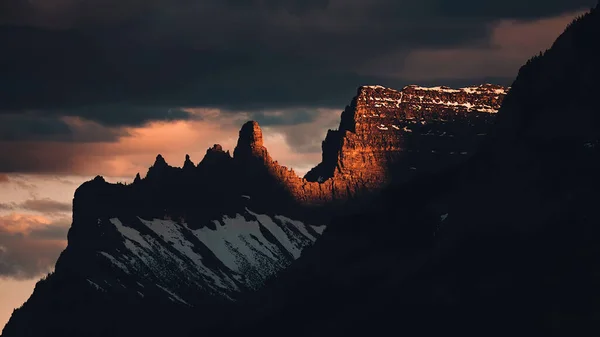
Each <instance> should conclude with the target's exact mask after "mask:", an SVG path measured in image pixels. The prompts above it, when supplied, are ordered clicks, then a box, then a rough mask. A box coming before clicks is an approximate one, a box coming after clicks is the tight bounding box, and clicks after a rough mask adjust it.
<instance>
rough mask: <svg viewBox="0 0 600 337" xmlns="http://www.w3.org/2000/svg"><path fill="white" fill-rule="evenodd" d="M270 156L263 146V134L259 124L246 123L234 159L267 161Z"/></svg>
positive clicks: (234, 152)
mask: <svg viewBox="0 0 600 337" xmlns="http://www.w3.org/2000/svg"><path fill="white" fill-rule="evenodd" d="M268 156H269V155H268V153H267V149H266V148H265V147H264V146H263V134H262V130H261V129H260V126H259V125H258V122H256V121H249V122H246V123H245V124H244V125H243V126H242V128H241V129H240V135H239V138H238V143H237V146H236V147H235V150H234V151H233V157H234V158H236V159H240V160H245V159H248V158H257V159H261V160H267V158H268Z"/></svg>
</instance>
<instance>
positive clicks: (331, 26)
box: [0, 0, 596, 327]
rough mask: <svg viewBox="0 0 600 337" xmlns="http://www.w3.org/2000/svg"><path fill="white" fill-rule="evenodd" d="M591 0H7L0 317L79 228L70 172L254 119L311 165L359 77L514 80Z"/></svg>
mask: <svg viewBox="0 0 600 337" xmlns="http://www.w3.org/2000/svg"><path fill="white" fill-rule="evenodd" d="M595 3H596V0H530V1H522V0H503V1H494V2H489V1H476V0H454V1H449V0H420V1H413V0H410V1H408V0H196V1H190V0H143V1H142V0H104V1H99V0H85V1H81V0H3V1H1V2H0V43H1V44H2V46H3V52H2V53H1V54H0V73H1V74H2V76H1V77H0V299H1V300H0V327H1V326H3V324H4V323H5V322H6V321H7V320H8V318H9V315H10V313H11V312H12V310H13V308H15V307H18V306H20V305H21V304H22V303H23V302H24V301H25V300H26V299H27V297H28V296H29V295H30V294H31V292H32V291H33V285H34V283H35V281H36V280H37V279H39V278H40V277H41V276H43V275H45V274H46V273H48V272H49V271H51V270H52V268H53V265H54V263H55V261H56V258H57V257H58V255H59V254H60V252H61V250H62V249H64V247H65V246H66V245H67V241H66V233H67V231H68V228H69V226H70V217H71V213H70V211H71V202H72V197H73V192H74V190H75V188H77V186H78V185H79V184H81V183H82V182H83V181H86V180H88V179H90V178H91V177H93V176H95V175H103V176H105V177H107V179H108V180H109V181H115V182H116V181H131V180H132V179H133V177H134V176H135V174H136V173H137V172H140V173H141V174H142V176H143V175H144V174H145V172H146V171H147V168H148V167H149V166H150V165H151V164H152V163H153V161H154V158H155V157H156V155H157V154H158V153H160V154H162V155H163V156H164V157H165V159H166V160H167V162H168V163H169V164H171V165H173V166H181V165H182V164H183V162H184V158H185V154H189V155H190V156H191V159H192V161H194V162H195V163H197V162H199V161H200V160H201V159H202V157H203V155H204V153H205V152H206V149H207V148H209V147H211V146H212V145H213V144H215V143H219V144H222V145H223V147H224V148H225V149H229V150H233V148H234V146H235V143H236V141H237V133H238V131H239V128H240V126H241V125H242V124H243V123H244V122H245V121H247V120H251V119H252V120H257V121H258V122H259V123H260V125H261V126H262V128H263V133H264V135H265V145H266V146H267V148H268V149H269V152H270V153H271V155H272V156H273V158H274V159H276V160H278V161H279V162H280V163H282V164H284V165H287V166H288V167H293V168H294V170H295V171H296V172H299V173H303V172H306V171H307V170H308V169H309V168H310V167H312V166H313V165H315V164H316V163H317V162H318V161H319V160H320V157H321V154H320V146H321V141H322V140H323V138H324V136H325V133H326V131H327V129H334V128H336V127H337V125H338V123H339V115H340V113H341V111H342V110H343V108H344V106H345V105H347V104H349V103H350V100H351V99H352V97H353V96H354V94H355V93H356V89H357V87H358V86H360V85H368V84H371V85H372V84H380V85H384V86H388V87H393V88H398V89H400V88H402V87H404V86H405V85H408V84H419V85H424V86H426V85H448V86H451V87H461V86H467V85H474V84H481V83H495V84H501V85H510V83H511V82H512V80H513V79H514V78H515V76H516V75H517V73H518V69H519V67H520V66H521V65H522V64H524V63H525V62H526V60H527V59H528V58H530V57H531V56H533V55H535V54H538V53H539V52H540V51H542V50H545V49H547V48H549V47H550V46H551V44H552V43H553V41H554V39H555V38H556V37H557V36H558V35H559V34H560V33H561V32H562V31H563V30H564V28H565V26H566V25H567V24H568V23H569V22H570V21H571V20H573V19H574V18H575V17H576V16H578V15H581V14H582V13H583V12H584V11H585V10H586V9H589V8H590V7H592V6H593V5H594V4H595Z"/></svg>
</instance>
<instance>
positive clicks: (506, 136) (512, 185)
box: [208, 7, 600, 337]
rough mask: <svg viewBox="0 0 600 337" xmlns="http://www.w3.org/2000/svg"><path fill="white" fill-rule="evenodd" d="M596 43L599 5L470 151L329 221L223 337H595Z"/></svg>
mask: <svg viewBox="0 0 600 337" xmlns="http://www.w3.org/2000/svg"><path fill="white" fill-rule="evenodd" d="M599 38H600V8H598V7H597V8H596V9H594V10H593V11H592V12H591V13H589V14H587V15H585V16H584V17H582V18H579V19H577V20H576V21H575V22H574V23H573V24H572V25H570V26H569V27H568V28H567V29H566V31H565V32H564V33H563V34H562V35H561V36H560V37H559V38H558V40H557V41H556V43H555V44H554V45H553V47H552V49H550V50H549V51H547V52H545V53H544V54H543V55H541V56H539V57H536V58H534V59H532V60H531V61H530V62H528V64H527V65H525V66H524V67H523V68H521V71H520V72H519V76H518V78H517V79H516V80H515V82H514V84H513V86H512V89H511V92H510V93H509V94H508V95H507V97H506V99H505V104H504V105H503V107H502V108H501V110H500V111H499V113H498V124H497V125H496V126H495V127H494V129H493V133H492V134H493V135H494V137H493V138H491V139H490V140H489V143H488V142H486V144H485V145H484V146H483V147H482V149H481V150H480V152H478V153H477V154H476V155H475V156H474V157H472V158H471V159H470V160H469V161H468V162H466V163H464V164H462V165H460V166H458V167H456V168H455V169H451V170H447V171H445V172H443V173H441V174H425V175H422V176H420V177H417V178H416V179H414V180H412V181H410V182H409V183H408V184H405V185H402V186H398V187H394V188H390V189H386V190H385V191H384V192H383V193H382V194H381V196H380V198H378V199H377V200H376V202H373V203H372V204H371V207H370V209H368V210H366V211H361V212H358V213H357V214H352V215H350V216H344V217H340V218H337V219H336V220H335V221H333V222H332V223H331V224H330V226H329V227H328V229H327V230H326V231H325V232H324V235H323V236H322V237H321V238H320V239H319V240H318V241H317V243H316V244H315V246H313V247H312V248H311V249H310V250H308V251H307V252H306V254H303V256H302V257H301V258H300V259H299V260H298V261H296V262H295V263H294V264H293V265H292V266H291V267H290V268H289V269H287V270H286V271H285V272H284V273H283V274H281V275H280V276H279V277H278V279H277V280H275V281H274V282H273V283H271V284H270V285H269V286H268V287H267V288H266V289H265V290H264V292H262V293H259V294H258V295H257V298H256V299H255V300H253V301H249V303H247V305H246V306H244V307H242V308H240V312H239V313H243V312H248V311H249V310H248V308H260V310H253V311H252V312H253V313H254V315H241V314H238V315H235V314H234V315H232V317H236V318H235V319H232V320H231V323H230V324H226V326H228V327H231V326H235V325H236V324H237V329H232V330H233V331H230V333H223V331H222V330H221V331H219V336H239V334H240V333H244V334H247V335H254V334H260V335H261V336H280V335H281V334H282V331H285V334H286V336H294V337H300V336H302V337H304V336H311V337H315V336H327V337H332V336H344V337H345V336H384V335H397V336H439V335H447V334H450V335H460V336H499V337H500V336H508V335H517V336H561V337H562V336H578V337H579V336H581V337H583V336H585V337H587V336H595V335H597V331H598V329H597V327H598V325H599V324H600V314H599V313H600V291H599V287H598V286H597V285H598V284H599V283H600V267H599V266H600V229H599V227H598V224H599V223H600V217H599V216H598V212H597V205H598V202H600V199H599V197H598V188H600V177H599V176H598V170H600V145H599V144H600V140H599V138H600V125H599V124H597V121H598V116H600V114H599V113H600V108H599V105H598V101H597V99H596V98H595V97H596V96H595V95H594V94H593V93H595V92H598V90H600V82H598V81H597V78H598V76H599V75H600V73H599V71H600V63H599V62H598V59H599V56H600V55H599V49H598V48H597V44H598V39H599ZM576 121H582V123H583V124H582V125H579V124H578V122H576ZM565 126H568V127H566V128H565ZM375 224H376V225H375ZM259 303H260V305H258V304H259ZM307 313H308V314H307ZM299 317H300V318H299ZM289 326H293V329H289V328H288V327H289ZM208 334H210V333H208Z"/></svg>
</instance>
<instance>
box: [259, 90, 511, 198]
mask: <svg viewBox="0 0 600 337" xmlns="http://www.w3.org/2000/svg"><path fill="white" fill-rule="evenodd" d="M507 92H508V89H506V88H503V87H500V86H495V85H489V84H488V85H481V86H479V87H468V88H462V89H450V88H447V87H434V88H423V87H418V86H408V87H406V88H404V89H403V90H401V91H397V90H393V89H389V88H385V87H382V86H363V87H361V88H359V89H358V92H357V95H356V97H355V98H354V99H353V100H352V103H351V104H350V105H349V106H347V107H346V109H345V110H344V111H343V112H342V116H341V122H340V127H339V128H338V130H330V131H329V132H328V133H327V136H326V138H325V141H324V142H323V158H322V162H321V163H320V164H319V165H317V166H316V167H315V168H314V169H312V170H311V171H309V172H308V173H307V174H306V176H305V177H304V179H298V178H296V177H295V176H294V174H293V172H291V171H289V170H287V169H285V168H283V167H278V166H277V165H273V164H270V163H272V160H271V159H270V158H269V157H268V155H264V150H260V151H259V152H260V155H261V156H262V158H267V159H266V160H265V161H266V162H267V164H268V166H270V170H271V171H272V172H273V174H274V175H277V176H278V177H279V179H280V180H281V181H283V182H284V184H285V185H287V189H288V190H289V191H290V194H291V195H292V196H293V198H294V199H295V200H297V201H300V202H301V203H304V204H323V203H330V202H332V201H346V200H348V199H350V198H356V197H360V195H361V194H364V193H371V192H374V191H377V190H380V189H381V188H383V187H385V186H387V185H389V184H391V183H402V182H406V181H408V180H410V179H411V178H412V177H414V175H415V174H416V173H417V172H437V171H440V170H443V169H444V168H446V167H449V166H452V165H456V164H458V163H460V162H463V161H465V160H466V159H467V158H468V157H469V156H470V155H471V154H473V152H474V151H475V150H476V149H477V147H478V146H479V144H480V143H481V140H482V139H483V136H485V135H486V134H487V132H488V130H489V128H490V126H491V124H492V123H493V122H494V120H495V113H496V112H497V111H498V109H499V108H500V105H501V103H502V100H503V98H504V96H505V95H506V93H507ZM256 127H257V126H256V125H253V126H252V129H253V130H255V129H256ZM249 128H250V127H249ZM261 148H262V144H261Z"/></svg>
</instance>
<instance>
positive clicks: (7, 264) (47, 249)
mask: <svg viewBox="0 0 600 337" xmlns="http://www.w3.org/2000/svg"><path fill="white" fill-rule="evenodd" d="M69 225H70V219H69V218H61V219H58V220H55V221H51V220H49V219H48V218H46V217H43V216H35V215H27V214H19V213H11V214H9V215H4V216H0V277H11V278H16V279H29V278H34V277H38V276H40V275H43V274H45V273H47V272H48V271H50V270H51V269H52V268H53V267H54V263H55V262H56V259H57V258H58V255H59V254H60V252H61V251H62V250H63V249H64V248H65V246H66V240H65V239H66V234H67V231H68V228H69Z"/></svg>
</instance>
